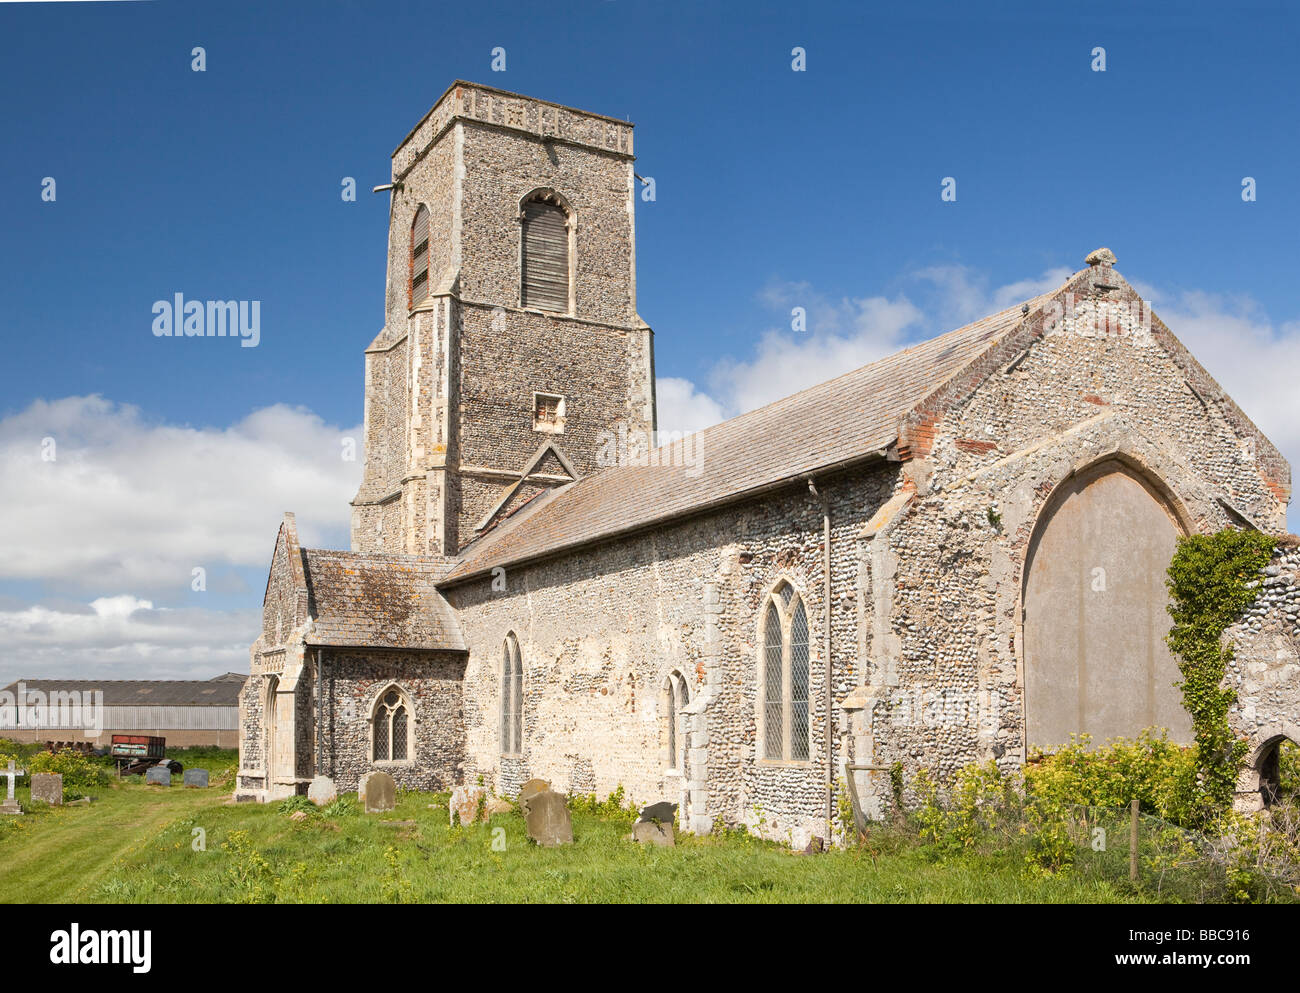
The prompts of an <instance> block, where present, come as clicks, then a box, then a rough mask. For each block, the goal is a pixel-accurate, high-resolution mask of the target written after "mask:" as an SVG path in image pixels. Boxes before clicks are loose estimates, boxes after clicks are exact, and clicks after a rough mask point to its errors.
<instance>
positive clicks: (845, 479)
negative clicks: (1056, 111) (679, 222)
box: [236, 82, 1300, 843]
mask: <svg viewBox="0 0 1300 993" xmlns="http://www.w3.org/2000/svg"><path fill="white" fill-rule="evenodd" d="M635 189H636V185H635V177H634V174H633V158H632V126H631V125H630V124H628V123H625V122H622V121H618V120H614V119H611V118H607V117H601V116H599V115H596V114H590V113H585V112H582V111H577V110H572V109H569V108H566V107H560V106H557V105H555V104H550V103H546V102H544V101H540V100H534V99H531V98H528V97H522V96H519V95H516V94H511V93H505V92H502V91H500V90H495V89H492V88H490V87H486V86H479V85H474V84H470V83H464V82H457V83H455V84H453V86H452V87H451V88H450V89H449V90H448V91H447V92H446V93H445V94H444V95H443V96H442V97H441V98H440V99H439V100H438V102H437V103H436V104H435V105H434V107H433V109H432V110H431V111H430V112H429V114H428V115H427V116H426V117H425V118H424V120H422V121H421V122H420V123H419V125H417V127H416V128H415V130H414V131H412V132H411V134H410V135H408V136H407V138H406V139H405V140H404V141H403V142H402V144H401V145H400V146H399V147H398V149H397V151H396V152H395V153H394V155H393V171H392V191H391V197H392V199H391V208H390V226H389V251H388V279H387V284H388V285H387V295H386V323H385V326H384V328H383V330H382V331H381V332H380V333H379V335H378V336H377V337H376V338H375V340H374V341H373V343H372V344H371V345H370V347H369V348H367V349H366V353H365V470H364V476H363V480H362V483H361V488H360V490H359V491H358V493H357V495H356V497H355V498H354V500H353V502H352V550H351V551H346V552H343V551H330V550H324V549H309V548H302V547H301V546H300V545H299V543H298V537H297V529H296V524H295V521H294V518H293V515H292V514H286V515H285V518H284V521H283V523H282V524H281V527H280V532H279V535H278V537H277V540H276V545H275V550H274V552H273V555H272V562H271V570H270V575H269V577H268V580H267V589H266V596H265V599H264V605H263V623H262V632H261V635H260V636H259V638H258V639H257V641H256V642H255V643H254V645H253V648H252V661H251V666H252V675H251V678H250V679H249V680H248V682H247V683H246V684H245V686H244V690H243V693H242V697H241V705H240V711H241V743H240V763H239V766H240V767H239V772H238V780H237V788H236V795H237V796H238V797H240V798H242V799H248V800H269V799H274V798H277V797H281V796H287V795H290V794H294V793H302V792H304V791H305V790H306V788H307V785H308V784H309V783H310V782H311V780H312V778H313V777H315V776H319V775H324V776H329V777H331V778H332V779H333V780H334V781H335V782H336V784H337V785H338V787H339V788H340V789H355V788H356V786H357V783H358V781H359V780H360V778H361V777H362V776H363V775H364V774H365V773H366V772H368V771H372V770H384V771H386V772H389V773H390V774H391V775H392V776H393V777H394V778H395V779H396V780H397V781H398V783H399V784H400V785H402V786H406V787H412V788H420V789H446V788H450V787H452V786H454V785H458V784H462V783H473V782H475V781H477V780H478V779H479V778H480V777H481V778H482V780H483V781H484V782H486V783H487V784H488V785H490V786H491V787H492V788H493V789H494V790H496V791H497V792H499V793H501V794H504V795H512V794H513V793H514V792H515V791H516V790H517V789H518V787H519V786H520V785H521V784H522V783H523V782H525V781H526V780H528V779H530V778H533V777H541V778H545V779H548V780H549V781H550V782H551V783H552V785H553V786H554V788H556V789H558V790H561V791H570V792H574V793H591V792H595V793H599V794H602V795H603V794H605V793H607V792H609V791H611V790H613V789H614V788H615V787H616V786H618V785H622V786H623V787H624V788H625V790H626V791H627V792H628V794H630V795H631V796H632V797H634V798H636V799H638V800H642V801H651V800H658V799H668V800H671V801H672V802H675V803H677V804H679V806H680V814H681V824H682V826H683V828H684V829H687V830H695V831H706V830H708V829H709V828H710V827H711V826H712V825H713V823H714V822H715V821H717V820H719V819H721V820H722V821H725V822H727V823H729V824H737V823H741V824H747V825H749V826H750V827H751V828H752V829H754V830H758V831H761V832H763V833H765V834H767V835H769V836H772V837H776V838H783V839H787V840H791V841H794V842H795V843H802V842H804V841H805V840H806V839H807V838H808V837H809V836H811V835H813V834H818V835H821V836H822V837H830V836H832V834H833V833H834V831H835V830H836V828H835V823H834V822H835V817H834V811H835V803H836V797H837V795H839V794H840V792H841V791H846V792H847V794H848V795H850V796H851V797H853V798H854V801H855V803H856V804H857V806H858V807H859V809H860V810H861V811H862V812H863V813H864V814H865V815H866V816H880V815H881V814H883V812H884V811H885V810H886V807H887V804H888V803H889V794H890V789H889V782H888V775H887V773H885V772H883V770H886V769H887V768H888V767H889V766H890V765H891V764H892V763H894V762H900V763H902V764H903V766H904V770H905V775H906V776H907V778H908V780H909V781H910V779H911V777H912V776H913V775H915V773H916V772H917V771H919V770H920V769H922V768H924V769H928V770H930V771H931V772H933V773H937V774H938V775H939V776H940V777H947V776H950V775H951V774H952V773H954V772H955V771H956V770H957V769H959V768H960V767H961V766H962V765H964V764H966V763H969V762H973V761H986V760H992V761H995V762H997V763H999V764H1000V765H1002V766H1003V767H1006V768H1015V767H1017V766H1019V765H1020V764H1022V763H1024V762H1025V761H1026V760H1027V759H1028V758H1029V757H1030V756H1031V754H1032V753H1033V751H1034V749H1036V748H1051V747H1053V746H1055V745H1058V744H1060V743H1062V742H1064V741H1066V740H1067V739H1068V738H1069V736H1070V735H1071V734H1073V733H1079V732H1083V733H1090V734H1092V735H1094V736H1095V737H1096V738H1097V739H1099V740H1100V739H1103V738H1106V737H1110V736H1115V735H1127V736H1134V735H1136V734H1137V733H1139V732H1140V731H1141V730H1142V729H1144V728H1148V727H1162V728H1167V729H1168V730H1169V731H1170V733H1171V734H1172V736H1173V737H1175V738H1176V739H1179V740H1186V738H1187V736H1188V733H1189V724H1188V719H1187V716H1186V714H1185V712H1184V711H1183V710H1182V708H1181V706H1180V702H1179V693H1178V690H1177V689H1176V687H1175V683H1176V681H1177V679H1178V671H1177V667H1176V664H1175V662H1174V660H1173V659H1172V658H1171V656H1170V654H1169V651H1168V649H1167V647H1166V646H1165V642H1164V634H1165V632H1167V630H1168V627H1169V619H1168V616H1167V614H1166V611H1165V606H1166V602H1167V600H1166V593H1165V588H1164V572H1165V569H1166V567H1167V565H1168V563H1169V559H1170V556H1171V555H1172V553H1173V550H1174V547H1175V543H1176V541H1177V539H1178V537H1179V536H1180V535H1186V534H1192V533H1207V532H1211V531H1216V530H1219V529H1221V528H1224V527H1243V528H1257V529H1262V530H1266V531H1269V532H1271V533H1278V532H1281V531H1282V530H1283V529H1284V527H1285V520H1286V507H1287V503H1288V501H1289V500H1290V494H1291V477H1290V467H1289V466H1288V464H1287V463H1286V461H1285V459H1283V458H1282V456H1281V455H1280V454H1279V452H1278V451H1277V449H1276V448H1275V447H1274V446H1273V444H1272V443H1271V442H1269V440H1268V439H1267V438H1266V437H1264V436H1263V434H1262V433H1261V432H1260V431H1259V429H1258V428H1256V427H1255V425H1254V424H1253V423H1252V422H1251V421H1250V419H1249V418H1248V417H1247V416H1246V414H1245V413H1244V412H1243V411H1242V410H1241V409H1240V408H1239V407H1238V406H1237V405H1236V404H1235V403H1234V402H1233V401H1232V399H1231V398H1230V397H1228V396H1227V395H1226V394H1225V393H1224V392H1223V390H1222V389H1221V388H1220V387H1219V385H1218V384H1217V383H1216V382H1215V381H1214V380H1213V378H1211V377H1210V375H1209V374H1208V373H1207V372H1206V371H1205V370H1204V369H1203V368H1202V367H1201V366H1200V364H1199V363H1197V361H1196V360H1195V359H1194V358H1193V357H1192V356H1191V355H1190V354H1189V353H1188V352H1187V350H1186V349H1185V348H1184V347H1183V345H1182V344H1181V343H1180V342H1179V341H1178V339H1177V338H1175V337H1174V335H1173V333H1172V332H1171V331H1170V330H1169V328H1167V327H1166V326H1165V325H1164V324H1163V322H1161V321H1160V319H1159V318H1158V317H1157V316H1155V315H1154V314H1152V313H1151V311H1150V308H1149V306H1148V305H1147V304H1146V303H1145V302H1144V301H1142V300H1141V298H1140V297H1139V296H1138V294H1137V293H1136V292H1135V291H1134V290H1133V289H1132V287H1131V286H1130V285H1129V284H1128V283H1127V282H1126V281H1125V279H1124V278H1123V277H1122V276H1121V275H1120V274H1119V273H1118V272H1117V271H1116V269H1115V257H1114V256H1113V255H1112V254H1111V253H1110V252H1109V251H1108V250H1104V249H1103V250H1099V251H1097V252H1094V253H1093V254H1092V255H1090V256H1089V257H1088V259H1087V266H1086V267H1085V268H1084V269H1081V270H1080V271H1078V272H1076V273H1075V274H1074V275H1073V276H1071V277H1070V278H1069V279H1067V280H1066V281H1065V282H1064V283H1063V284H1062V285H1061V286H1059V287H1056V288H1055V289H1053V290H1051V291H1049V292H1047V293H1044V294H1042V295H1040V296H1037V297H1034V298H1032V299H1029V300H1026V301H1023V302H1022V303H1018V304H1016V305H1015V306H1013V307H1011V308H1008V309H1007V310H1005V311H1003V312H1001V313H998V314H994V315H991V316H990V317H987V318H984V319H983V320H980V321H977V322H975V323H974V324H971V325H968V326H966V327H963V328H958V329H957V330H955V331H951V332H949V333H947V334H944V335H941V336H940V337H938V338H935V339H933V340H931V341H927V342H922V343H920V344H917V345H915V346H913V347H911V348H908V349H906V350H905V351H903V352H900V353H898V354H897V355H893V356H890V357H888V358H885V359H882V360H880V361H878V362H873V363H871V364H870V365H867V366H864V367H862V368H860V369H856V370H849V371H846V372H845V373H844V374H843V375H841V376H839V377H838V378H836V379H833V380H830V381H829V382H826V383H823V384H821V385H819V386H815V387H812V388H810V389H807V390H804V391H802V392H800V393H796V394H794V395H792V396H790V397H787V398H786V399H784V400H780V401H777V402H776V403H773V404H769V405H768V406H766V407H763V408H760V409H758V410H755V411H751V412H749V413H747V414H744V415H741V416H740V417H737V418H734V419H733V420H730V421H727V422H725V423H723V424H719V425H717V426H715V427H712V428H708V429H706V430H704V431H702V432H699V433H698V434H697V435H696V436H695V437H694V438H693V439H692V440H691V443H690V445H689V457H685V456H686V454H687V452H688V447H687V445H686V444H684V443H679V444H678V446H677V447H669V448H664V449H661V450H658V451H657V452H656V453H655V454H656V456H657V457H656V458H653V459H650V460H646V459H644V458H637V457H635V456H636V454H637V453H635V452H632V453H627V452H624V453H623V454H622V455H621V456H620V459H619V464H615V465H608V464H606V463H607V462H608V459H607V458H604V457H602V455H601V452H602V438H608V437H609V436H610V434H611V433H624V435H625V436H632V437H635V436H637V435H639V434H642V433H648V432H650V431H651V430H652V429H653V428H654V426H655V397H654V362H653V350H652V338H651V333H650V330H649V328H648V327H647V326H646V324H645V323H644V322H643V321H642V320H641V319H640V317H639V316H638V314H637V304H636V279H635V252H634V247H633V246H634V233H635V217H634V207H635V202H636V197H635ZM1298 575H1300V554H1297V552H1296V551H1295V549H1294V547H1291V546H1289V545H1288V544H1287V542H1286V541H1283V542H1280V547H1279V553H1278V558H1277V559H1276V560H1275V563H1274V565H1273V566H1272V567H1271V571H1270V573H1269V578H1268V580H1267V583H1268V584H1269V588H1270V590H1271V592H1270V593H1269V595H1268V597H1266V598H1265V599H1264V600H1263V601H1262V603H1263V606H1261V607H1259V608H1258V610H1257V611H1256V612H1255V614H1254V615H1253V616H1252V617H1251V618H1249V619H1248V620H1247V621H1246V622H1243V624H1244V626H1243V627H1242V628H1241V629H1240V631H1238V632H1237V634H1238V636H1239V646H1238V652H1237V668H1236V670H1235V671H1234V673H1233V676H1232V679H1233V680H1234V683H1233V685H1234V687H1235V688H1236V689H1237V691H1238V696H1239V705H1238V707H1237V708H1236V709H1235V710H1234V712H1233V715H1232V720H1233V722H1234V727H1235V728H1236V729H1237V731H1238V733H1239V734H1241V735H1242V736H1243V737H1244V738H1246V739H1247V740H1248V741H1249V743H1250V746H1251V750H1250V753H1249V754H1250V759H1249V762H1248V768H1247V770H1246V772H1245V773H1244V774H1243V779H1242V782H1241V784H1240V794H1239V802H1240V803H1241V804H1242V805H1243V806H1251V805H1258V804H1259V803H1262V802H1266V801H1267V797H1268V795H1269V792H1268V791H1269V780H1270V776H1273V775H1274V774H1275V766H1276V748H1277V743H1278V742H1280V741H1282V740H1284V739H1288V738H1289V739H1290V740H1293V741H1295V740H1300V656H1298V653H1297V647H1298V646H1300V629H1297V627H1296V624H1295V622H1294V620H1292V619H1288V617H1287V616H1286V613H1285V612H1286V610H1287V609H1290V610H1291V611H1292V612H1293V611H1294V603H1295V602H1296V601H1297V599H1300V589H1298V588H1297V587H1298V586H1300V580H1298V579H1297V576H1298ZM1287 604H1290V605H1291V606H1290V607H1289V608H1288V607H1287V606H1286V605H1287ZM1292 617H1293V614H1292ZM1270 763H1271V764H1270Z"/></svg>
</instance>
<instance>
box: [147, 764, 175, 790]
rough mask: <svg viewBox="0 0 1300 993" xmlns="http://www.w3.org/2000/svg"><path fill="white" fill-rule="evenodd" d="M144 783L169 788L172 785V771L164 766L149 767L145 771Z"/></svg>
mask: <svg viewBox="0 0 1300 993" xmlns="http://www.w3.org/2000/svg"><path fill="white" fill-rule="evenodd" d="M144 781H145V782H146V783H152V784H153V785H155V786H170V785H171V784H172V771H171V770H170V769H168V768H167V767H166V766H165V765H151V766H149V768H148V769H146V770H145V773H144Z"/></svg>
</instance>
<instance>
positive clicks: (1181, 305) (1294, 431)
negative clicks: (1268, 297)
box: [1135, 284, 1300, 531]
mask: <svg viewBox="0 0 1300 993" xmlns="http://www.w3.org/2000/svg"><path fill="white" fill-rule="evenodd" d="M1135 289H1137V291H1138V292H1139V293H1140V294H1141V295H1142V297H1143V298H1144V299H1146V300H1149V301H1150V302H1151V306H1152V308H1153V309H1154V310H1155V312H1156V313H1157V314H1159V315H1160V319H1161V320H1162V321H1164V322H1165V324H1166V325H1168V326H1169V329H1170V330H1171V331H1173V333H1174V334H1175V335H1177V336H1178V339H1179V340H1180V341H1181V342H1182V343H1183V344H1184V345H1186V346H1187V349H1188V351H1190V352H1191V353H1192V355H1193V356H1194V357H1195V358H1196V360H1197V361H1198V362H1200V363H1201V365H1203V366H1204V367H1205V369H1206V371H1207V372H1209V374H1210V375H1211V376H1213V377H1214V378H1215V379H1216V380H1217V381H1218V383H1219V385H1220V386H1222V387H1223V388H1224V390H1226V391H1227V393H1228V395H1229V396H1230V397H1232V398H1233V399H1234V400H1235V401H1236V402H1237V405H1238V406H1239V407H1241V409H1242V410H1244V411H1245V412H1246V416H1247V417H1249V418H1250V419H1251V420H1252V421H1254V422H1255V424H1256V425H1258V427H1259V429H1260V430H1261V431H1263V432H1264V434H1265V435H1266V436H1267V437H1268V438H1269V440H1271V441H1272V442H1273V444H1275V445H1277V447H1278V448H1279V449H1280V450H1281V452H1282V454H1283V456H1285V457H1286V458H1287V459H1288V460H1289V461H1291V462H1293V463H1294V462H1295V461H1296V460H1298V459H1300V416H1298V415H1300V403H1297V401H1296V394H1297V390H1296V370H1297V369H1300V320H1292V321H1286V322H1282V323H1278V322H1275V321H1274V320H1272V319H1271V318H1270V317H1269V316H1268V315H1267V314H1266V313H1265V312H1264V310H1263V308H1262V307H1261V306H1260V305H1259V303H1258V302H1257V301H1255V300H1254V299H1252V298H1251V297H1249V296H1226V295H1219V294H1210V293H1205V292H1202V291H1199V290H1192V291H1179V292H1173V293H1163V292H1161V291H1160V290H1156V289H1154V288H1152V287H1150V286H1146V285H1143V284H1135ZM1297 526H1300V524H1297V522H1296V521H1295V520H1294V519H1293V521H1292V523H1291V529H1292V530H1293V531H1294V530H1296V528H1297Z"/></svg>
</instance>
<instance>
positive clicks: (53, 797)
mask: <svg viewBox="0 0 1300 993" xmlns="http://www.w3.org/2000/svg"><path fill="white" fill-rule="evenodd" d="M32 803H48V804H50V805H51V806H54V807H60V806H62V805H63V774H62V773H58V772H34V773H32Z"/></svg>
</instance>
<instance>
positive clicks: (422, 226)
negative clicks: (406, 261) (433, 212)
mask: <svg viewBox="0 0 1300 993" xmlns="http://www.w3.org/2000/svg"><path fill="white" fill-rule="evenodd" d="M428 296H429V208H428V207H426V206H424V205H423V204H421V205H420V209H419V210H417V211H416V212H415V220H414V221H413V222H412V223H411V293H410V298H411V299H410V306H412V307H414V306H415V305H416V304H417V303H420V302H421V301H422V300H424V299H426V298H427V297H428Z"/></svg>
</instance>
